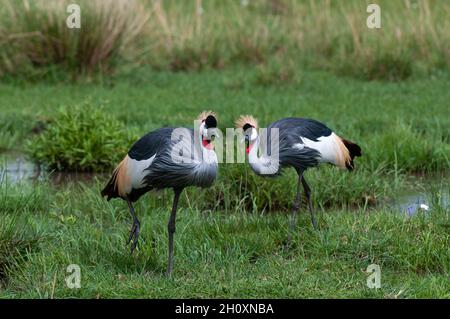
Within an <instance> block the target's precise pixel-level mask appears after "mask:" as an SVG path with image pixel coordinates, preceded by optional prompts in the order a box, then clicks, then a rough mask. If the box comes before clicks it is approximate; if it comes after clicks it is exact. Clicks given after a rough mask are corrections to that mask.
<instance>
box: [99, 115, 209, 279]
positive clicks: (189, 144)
mask: <svg viewBox="0 0 450 319" xmlns="http://www.w3.org/2000/svg"><path fill="white" fill-rule="evenodd" d="M199 120H200V125H199V130H198V131H194V130H193V129H189V128H171V127H164V128H160V129H157V130H155V131H152V132H150V133H148V134H146V135H145V136H143V137H142V138H141V139H139V140H138V141H137V142H136V143H135V144H134V145H133V146H132V147H131V149H130V151H129V152H128V154H127V155H126V156H125V158H124V159H123V160H122V162H121V163H120V164H119V165H118V166H117V167H116V169H115V170H114V173H113V175H112V177H111V179H110V180H109V182H108V183H107V185H106V186H105V188H104V189H103V191H102V196H107V198H108V200H110V199H111V198H117V197H118V198H122V199H124V200H125V201H126V202H127V203H128V207H129V209H130V213H131V215H132V217H133V225H132V228H131V232H130V237H129V239H128V243H130V242H131V240H133V242H132V245H131V253H133V251H134V249H135V248H136V245H137V242H138V237H139V232H140V222H139V220H138V218H137V216H136V213H135V211H134V207H133V204H132V203H133V202H135V201H137V200H138V199H139V198H140V197H141V196H142V195H144V194H145V193H147V192H148V191H150V190H152V189H163V188H172V189H173V190H174V195H175V196H174V200H173V206H172V211H171V214H170V218H169V223H168V225H167V229H168V233H169V260H168V266H167V274H168V275H170V274H171V273H172V269H173V247H174V243H173V235H174V233H175V218H176V212H177V207H178V200H179V197H180V194H181V192H182V191H183V189H184V188H185V187H188V186H198V187H209V186H211V185H212V183H213V182H214V180H215V178H216V175H217V156H216V153H215V152H214V149H213V145H212V143H211V139H209V136H211V135H210V133H209V129H215V128H216V126H217V122H216V119H215V117H214V115H213V113H212V112H203V113H202V114H200V119H199Z"/></svg>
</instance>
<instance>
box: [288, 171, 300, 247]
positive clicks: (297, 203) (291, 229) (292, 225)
mask: <svg viewBox="0 0 450 319" xmlns="http://www.w3.org/2000/svg"><path fill="white" fill-rule="evenodd" d="M297 173H298V183H297V194H296V195H295V200H294V203H293V204H292V216H291V223H290V225H289V234H288V240H287V244H288V245H289V244H290V243H291V239H292V234H293V233H294V231H295V223H296V221H297V212H298V209H299V207H300V200H301V196H300V184H301V181H302V176H303V173H302V172H301V171H299V170H298V171H297Z"/></svg>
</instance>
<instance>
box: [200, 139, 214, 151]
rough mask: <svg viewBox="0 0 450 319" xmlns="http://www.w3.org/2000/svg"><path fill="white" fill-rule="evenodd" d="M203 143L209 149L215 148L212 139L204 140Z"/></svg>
mask: <svg viewBox="0 0 450 319" xmlns="http://www.w3.org/2000/svg"><path fill="white" fill-rule="evenodd" d="M202 144H203V147H204V148H206V149H208V150H212V149H213V148H214V146H213V144H212V143H211V141H208V140H202Z"/></svg>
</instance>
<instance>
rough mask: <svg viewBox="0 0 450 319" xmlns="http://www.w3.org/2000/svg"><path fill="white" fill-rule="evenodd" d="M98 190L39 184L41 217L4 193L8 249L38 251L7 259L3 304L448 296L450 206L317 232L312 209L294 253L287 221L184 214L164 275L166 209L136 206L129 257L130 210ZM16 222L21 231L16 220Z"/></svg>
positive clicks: (339, 221)
mask: <svg viewBox="0 0 450 319" xmlns="http://www.w3.org/2000/svg"><path fill="white" fill-rule="evenodd" d="M100 187H101V184H99V183H94V184H93V185H91V186H71V187H69V188H68V189H66V190H65V191H62V190H58V192H56V193H55V192H54V191H52V188H51V186H48V185H45V184H43V185H40V186H38V187H35V188H32V189H33V190H36V189H37V190H38V195H36V197H35V198H34V202H35V203H36V202H37V203H41V205H42V206H45V208H44V209H40V208H39V209H37V211H36V209H35V207H33V206H31V207H30V206H29V205H27V204H26V203H24V202H23V200H21V199H20V196H17V194H23V195H24V197H26V196H27V194H28V192H29V191H30V186H29V185H18V186H9V191H8V194H6V193H5V189H6V185H5V184H3V185H2V186H1V188H0V190H1V191H2V193H1V195H0V202H1V204H2V206H3V205H4V204H5V203H7V205H8V206H9V207H11V209H8V210H7V211H5V212H3V213H2V217H1V218H2V225H3V226H2V228H1V229H2V233H1V237H0V238H1V239H2V242H10V243H13V242H15V241H16V240H17V238H26V239H27V240H28V241H31V242H32V243H33V244H32V245H31V246H29V248H22V249H21V246H19V247H17V250H18V251H17V252H16V253H15V254H14V256H12V257H11V256H9V255H8V256H7V257H8V259H7V260H8V264H7V265H8V267H5V268H6V274H5V278H4V280H3V281H2V287H3V288H2V289H1V290H0V296H1V297H3V298H5V297H7V298H11V297H21V298H23V297H28V298H36V297H38V298H50V297H52V298H64V297H84V298H97V297H99V298H115V297H125V298H141V297H144V298H147V297H150V298H161V297H169V298H173V297H179V298H180V297H184V298H191V297H254V298H261V297H276V298H280V297H288V298H298V297H308V298H310V297H333V298H343V297H372V298H426V297H433V298H435V297H437V298H449V297H450V290H449V287H448V275H449V271H450V268H449V265H450V253H449V250H448V245H449V244H450V242H449V237H448V229H449V227H450V223H449V211H448V209H447V210H445V209H436V210H434V211H433V214H431V215H429V216H424V215H417V216H414V217H412V218H408V217H406V216H405V215H403V214H398V213H395V212H393V211H390V210H389V209H381V210H378V211H366V212H364V211H363V210H356V211H348V210H329V211H319V213H318V216H319V225H320V231H317V232H316V231H314V230H313V229H312V226H311V224H310V220H309V216H308V214H307V213H305V211H303V213H301V214H300V218H299V221H298V225H297V226H298V228H297V230H296V235H295V236H294V242H293V246H292V248H291V249H290V250H289V251H285V250H283V243H284V241H285V239H286V234H287V226H288V215H286V214H259V213H254V214H246V213H239V212H238V213H235V214H223V213H221V212H220V211H217V212H207V211H200V210H196V209H187V208H181V209H180V211H179V214H178V216H179V217H178V221H177V232H176V235H175V272H174V276H173V278H172V279H167V278H166V277H165V268H166V265H167V264H166V263H167V261H166V259H167V231H166V229H167V228H166V225H167V219H168V211H169V207H167V206H164V205H163V206H162V208H157V209H154V208H153V209H150V208H149V207H152V206H153V203H152V201H153V200H154V199H150V198H149V197H147V196H146V197H145V198H143V200H141V201H140V202H139V203H138V204H137V207H136V208H137V211H138V214H139V216H140V218H141V222H142V232H141V242H140V247H139V249H138V251H137V253H136V254H135V255H134V256H130V255H129V250H128V249H127V247H126V246H125V240H126V238H127V236H128V231H129V228H130V226H131V224H130V217H129V215H128V212H127V209H126V205H125V204H124V203H123V202H119V201H113V202H109V203H107V202H105V201H104V200H102V199H100V197H99V196H98V193H99V191H100ZM191 200H192V198H191ZM159 202H160V204H162V201H161V200H159ZM12 207H15V209H13V208H12ZM17 210H18V211H20V218H21V219H23V220H26V221H27V228H26V229H21V230H20V231H21V233H22V234H20V235H18V234H15V233H13V232H7V231H4V228H5V226H4V224H5V221H7V220H11V218H13V216H15V214H16V211H17ZM13 225H14V227H13V228H14V229H16V230H17V229H18V228H19V227H18V225H19V221H16V224H13ZM20 225H21V224H20ZM37 239H39V240H37ZM33 240H34V241H33ZM22 241H23V239H22ZM23 245H25V244H23ZM26 247H28V246H26ZM3 254H5V252H3ZM1 257H4V256H1ZM5 258H6V257H5ZM1 261H2V259H1V258H0V262H1ZM371 263H376V264H379V265H380V267H381V271H382V279H381V280H382V288H381V289H378V290H372V289H369V288H367V286H366V280H367V274H366V273H365V269H366V268H367V266H368V265H369V264H371ZM69 264H78V265H80V267H81V275H82V279H81V289H78V290H71V289H68V288H67V287H66V285H65V281H64V278H65V277H66V276H67V275H68V274H67V273H66V267H67V266H68V265H69Z"/></svg>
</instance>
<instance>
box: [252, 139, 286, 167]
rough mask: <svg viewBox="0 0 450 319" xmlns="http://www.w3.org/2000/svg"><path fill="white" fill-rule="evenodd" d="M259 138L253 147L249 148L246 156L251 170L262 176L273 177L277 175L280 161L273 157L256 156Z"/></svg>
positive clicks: (265, 155)
mask: <svg viewBox="0 0 450 319" xmlns="http://www.w3.org/2000/svg"><path fill="white" fill-rule="evenodd" d="M259 142H260V141H259V136H258V138H257V139H256V141H254V142H253V146H251V147H250V152H249V154H248V161H249V163H250V167H251V168H252V170H253V171H254V172H255V173H256V174H258V175H262V176H273V175H276V174H278V172H279V168H280V161H279V159H278V157H277V156H275V155H270V156H269V155H267V154H265V153H263V154H262V155H261V156H258V149H259V144H260V143H259Z"/></svg>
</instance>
